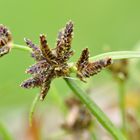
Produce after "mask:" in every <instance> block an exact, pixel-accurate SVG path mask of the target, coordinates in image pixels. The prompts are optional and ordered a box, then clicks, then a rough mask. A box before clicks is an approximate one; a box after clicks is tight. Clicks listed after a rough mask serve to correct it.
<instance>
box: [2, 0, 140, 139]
mask: <svg viewBox="0 0 140 140" xmlns="http://www.w3.org/2000/svg"><path fill="white" fill-rule="evenodd" d="M0 5H1V6H0V23H1V24H4V25H6V26H7V27H9V29H10V30H11V32H12V34H13V38H14V43H16V44H22V45H25V43H24V40H23V38H24V37H27V38H30V39H31V40H32V41H34V42H35V43H38V42H39V34H41V33H45V34H47V38H48V42H49V44H50V46H51V47H55V42H56V37H57V33H58V31H59V29H61V28H62V27H64V26H65V24H66V22H68V21H69V20H72V21H73V22H74V39H73V43H72V47H73V49H74V50H75V55H74V56H73V58H72V59H71V61H74V60H76V59H77V58H78V57H79V55H80V52H81V50H82V49H83V48H85V47H88V48H89V49H90V52H91V56H92V55H96V54H99V53H102V52H105V51H119V50H134V49H135V46H137V44H138V43H139V40H140V8H139V7H140V1H139V0H123V1H122V0H117V1H112V0H86V1H82V0H70V1H66V0H21V1H19V0H0ZM33 63H34V61H33V60H32V59H31V57H30V54H29V53H28V52H23V51H19V50H12V51H11V53H10V54H8V55H6V56H4V57H3V58H0V121H1V122H2V123H3V124H4V125H5V126H6V127H7V128H8V129H9V131H10V132H11V133H12V134H13V137H14V138H16V137H17V136H16V134H17V133H18V128H20V127H22V125H23V124H22V125H21V122H22V120H23V118H25V120H24V121H23V122H26V121H28V112H29V109H30V105H31V103H32V101H33V99H34V97H35V96H36V94H37V93H38V92H39V90H38V89H33V90H26V89H22V88H20V87H19V85H20V83H21V82H22V81H23V80H24V79H26V78H28V77H29V75H27V74H25V73H24V71H25V69H26V68H27V67H28V66H29V65H31V64H33ZM137 78H139V77H138V76H137ZM111 80H112V79H111V76H110V75H109V74H108V73H107V72H106V71H104V72H103V73H101V74H99V75H98V76H95V78H92V80H91V81H90V83H89V84H86V85H83V87H87V85H90V86H91V87H92V88H95V89H96V85H98V87H100V85H103V84H104V82H107V81H108V82H111ZM130 81H132V80H131V78H130ZM138 83H139V79H137V85H134V87H135V86H137V87H138ZM130 85H133V82H130ZM56 92H57V93H56ZM69 93H70V90H69V88H68V87H67V85H66V84H65V82H64V81H63V79H57V80H55V81H54V82H53V85H52V88H51V90H50V91H49V93H48V96H47V98H46V99H45V101H44V102H43V103H40V104H39V107H38V108H39V109H40V112H41V113H42V116H43V114H46V115H47V114H49V112H51V111H52V110H53V109H55V106H57V105H58V103H57V100H58V98H57V96H59V95H60V96H63V97H65V96H67V95H68V94H69ZM59 102H61V101H59ZM52 106H53V107H52ZM47 110H48V111H47ZM41 113H40V114H41ZM54 119H57V115H56V116H55V117H54ZM52 121H53V119H52ZM23 122H22V123H23ZM44 125H47V124H44ZM49 127H51V126H49Z"/></svg>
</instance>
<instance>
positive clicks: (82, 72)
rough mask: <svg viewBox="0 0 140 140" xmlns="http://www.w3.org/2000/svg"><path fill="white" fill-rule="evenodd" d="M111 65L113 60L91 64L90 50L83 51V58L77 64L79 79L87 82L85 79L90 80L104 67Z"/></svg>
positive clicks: (107, 59)
mask: <svg viewBox="0 0 140 140" xmlns="http://www.w3.org/2000/svg"><path fill="white" fill-rule="evenodd" d="M111 63H112V60H111V58H105V59H101V60H98V61H95V62H89V51H88V48H86V49H84V50H83V51H82V54H81V57H80V58H79V60H78V61H77V63H76V67H77V77H78V78H80V80H82V81H84V82H86V81H85V78H89V77H90V76H93V75H95V74H97V73H99V72H100V71H101V70H102V69H103V68H104V67H107V66H109V65H110V64H111Z"/></svg>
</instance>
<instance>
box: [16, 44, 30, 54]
mask: <svg viewBox="0 0 140 140" xmlns="http://www.w3.org/2000/svg"><path fill="white" fill-rule="evenodd" d="M13 49H17V50H22V51H28V52H32V50H31V48H29V47H27V46H23V45H18V44H13Z"/></svg>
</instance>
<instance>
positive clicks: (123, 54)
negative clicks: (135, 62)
mask: <svg viewBox="0 0 140 140" xmlns="http://www.w3.org/2000/svg"><path fill="white" fill-rule="evenodd" d="M106 57H110V58H111V59H112V60H118V59H128V58H129V59H130V58H140V51H114V52H107V53H103V54H99V55H96V56H94V57H91V58H90V60H91V61H94V60H99V59H102V58H106Z"/></svg>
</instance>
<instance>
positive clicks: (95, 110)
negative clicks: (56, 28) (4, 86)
mask: <svg viewBox="0 0 140 140" xmlns="http://www.w3.org/2000/svg"><path fill="white" fill-rule="evenodd" d="M72 39H73V22H72V21H70V22H68V23H67V24H66V26H65V27H64V28H63V29H62V30H61V31H60V32H59V33H58V39H57V43H56V47H55V48H53V49H51V48H50V47H49V45H48V41H47V39H46V36H45V35H44V34H41V35H40V44H39V45H36V44H34V43H33V42H32V41H31V40H30V39H27V38H26V39H24V40H25V42H26V45H27V46H28V47H27V46H23V45H18V44H13V43H12V42H13V40H12V35H11V32H10V31H9V30H8V29H7V27H5V26H3V25H0V56H1V57H2V56H4V55H5V54H7V53H9V52H10V51H11V49H18V50H19V51H27V52H29V53H31V57H32V58H33V59H34V60H35V64H34V65H32V66H30V67H29V68H28V69H27V70H26V73H28V74H30V75H31V78H29V79H27V80H25V81H23V82H22V83H21V87H23V88H27V89H29V88H34V87H38V88H40V89H41V90H40V93H39V94H37V95H36V97H35V99H34V101H33V103H32V106H31V110H30V115H29V116H30V117H29V118H30V123H31V122H32V117H33V113H34V111H35V107H36V105H37V103H38V102H39V100H40V101H43V100H44V99H45V97H46V95H47V93H48V91H49V89H50V87H51V83H52V81H53V80H54V79H55V78H58V77H61V78H63V79H64V80H65V82H66V83H67V85H68V86H69V88H70V89H71V90H72V91H73V93H74V94H75V95H76V96H77V97H78V99H79V100H80V101H81V102H82V103H83V104H85V105H86V107H87V109H88V110H89V111H90V112H91V114H92V115H94V117H95V118H96V119H97V120H98V121H99V123H100V124H101V125H102V126H103V127H104V128H105V129H106V130H107V131H108V132H109V133H110V134H111V135H112V136H113V137H114V139H115V140H126V137H125V136H124V134H123V133H122V132H121V131H120V129H119V128H117V127H116V126H115V125H114V124H113V123H112V121H111V120H110V119H109V117H108V116H107V115H106V114H105V113H104V112H103V110H102V109H101V108H100V107H99V106H98V105H97V104H96V103H95V102H94V100H93V99H91V98H90V97H89V96H88V95H87V94H86V92H85V91H84V90H83V89H81V87H80V86H79V85H78V83H76V82H75V81H74V80H73V79H72V78H71V73H75V75H76V77H77V78H79V79H80V80H81V82H86V78H90V77H91V76H94V75H95V74H97V73H99V72H100V71H101V70H102V69H103V68H106V67H107V66H109V65H111V64H112V63H113V61H114V60H121V59H130V58H140V52H139V51H115V52H107V53H103V54H99V55H97V56H93V57H89V50H88V48H85V49H84V50H83V51H82V52H81V56H80V57H79V59H78V60H77V61H75V62H71V63H69V62H68V60H69V59H70V58H71V57H72V55H73V54H74V51H73V50H71V43H72ZM67 77H70V78H67ZM122 101H123V100H122Z"/></svg>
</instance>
